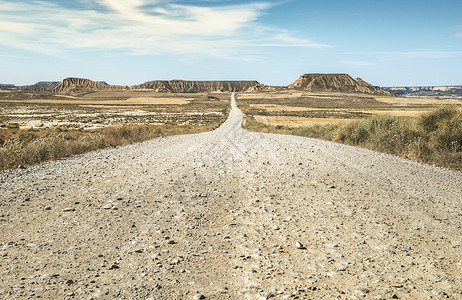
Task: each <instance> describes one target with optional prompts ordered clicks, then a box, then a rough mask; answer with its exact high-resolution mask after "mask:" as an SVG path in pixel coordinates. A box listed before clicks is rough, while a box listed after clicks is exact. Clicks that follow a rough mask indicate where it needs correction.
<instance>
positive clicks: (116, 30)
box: [0, 0, 326, 57]
mask: <svg viewBox="0 0 462 300" xmlns="http://www.w3.org/2000/svg"><path fill="white" fill-rule="evenodd" d="M82 1H84V2H80V3H81V4H85V7H87V8H86V9H76V8H69V7H63V6H60V5H58V4H54V3H51V2H50V1H26V0H18V1H15V2H11V1H5V0H0V7H1V10H0V44H5V45H8V46H11V47H16V48H22V49H27V50H30V51H37V52H41V53H46V54H50V55H58V54H59V53H65V52H66V50H73V49H89V50H104V51H109V52H110V51H112V50H118V51H121V52H124V53H131V54H159V55H161V54H202V55H213V56H222V57H231V56H234V57H239V56H242V55H249V56H251V55H252V54H254V52H255V51H257V49H258V48H260V47H268V46H284V47H324V46H326V45H322V44H318V43H313V42H310V41H308V40H304V39H297V38H295V37H293V36H292V35H291V34H290V33H288V32H285V31H283V30H280V29H277V28H269V27H266V26H263V25H261V24H260V23H259V22H258V20H259V17H260V16H261V15H262V14H263V13H264V12H265V11H266V10H267V9H269V8H270V7H271V4H270V3H264V2H260V3H253V4H242V5H226V6H216V5H215V6H210V7H206V6H194V5H180V4H178V3H175V1H173V0H172V1H168V0H130V1H120V0H93V1H92V0H82ZM76 3H78V2H76Z"/></svg>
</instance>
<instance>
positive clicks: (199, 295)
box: [193, 293, 205, 300]
mask: <svg viewBox="0 0 462 300" xmlns="http://www.w3.org/2000/svg"><path fill="white" fill-rule="evenodd" d="M193 299H194V300H200V299H205V296H204V295H202V294H201V293H197V294H195V295H194V297H193Z"/></svg>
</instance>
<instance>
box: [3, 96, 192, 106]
mask: <svg viewBox="0 0 462 300" xmlns="http://www.w3.org/2000/svg"><path fill="white" fill-rule="evenodd" d="M192 100H194V98H129V99H118V100H98V99H91V100H90V99H89V100H84V99H81V98H72V99H69V100H54V99H28V100H8V99H7V100H5V99H4V100H0V103H1V102H12V103H48V104H80V105H134V104H137V105H145V104H153V105H157V104H172V105H182V104H188V103H189V102H190V101H192Z"/></svg>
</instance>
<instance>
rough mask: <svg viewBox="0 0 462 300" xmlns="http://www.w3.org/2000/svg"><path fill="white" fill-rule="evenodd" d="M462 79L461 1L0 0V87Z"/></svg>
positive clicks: (412, 82)
mask: <svg viewBox="0 0 462 300" xmlns="http://www.w3.org/2000/svg"><path fill="white" fill-rule="evenodd" d="M305 73H348V74H350V75H351V76H352V77H360V78H362V79H364V80H365V81H367V82H370V83H372V84H373V85H378V86H424V85H462V1H461V0H456V1H454V0H387V1H379V0H348V1H346V0H323V1H319V0H316V1H312V0H257V1H253V0H203V1H195V0H38V1H34V0H0V83H11V84H16V85H25V84H33V83H35V82H37V81H61V80H62V79H64V78H66V77H82V78H89V79H92V80H102V81H106V82H108V83H109V84H120V85H133V84H140V83H143V82H145V81H149V80H169V79H184V80H258V81H259V82H260V83H263V84H268V85H288V84H290V83H291V82H293V81H295V80H296V79H297V78H298V77H299V76H300V75H302V74H305Z"/></svg>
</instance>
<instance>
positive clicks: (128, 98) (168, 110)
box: [0, 91, 230, 169]
mask: <svg viewBox="0 0 462 300" xmlns="http://www.w3.org/2000/svg"><path fill="white" fill-rule="evenodd" d="M0 96H1V97H4V98H5V99H6V100H4V101H0V169H8V168H15V167H18V166H19V165H28V164H33V163H40V162H43V161H47V160H52V159H56V158H61V157H66V156H70V155H75V154H80V153H84V152H87V151H92V150H96V149H102V148H107V147H114V146H120V145H125V144H129V143H133V142H138V141H143V140H147V139H151V138H155V137H159V136H167V135H175V134H187V133H194V132H203V131H209V130H212V129H214V128H216V127H218V126H219V125H220V124H221V123H222V122H223V121H224V120H225V119H226V116H227V113H228V111H229V97H230V94H229V93H228V94H226V93H220V94H215V93H198V94H192V93H188V94H172V93H169V94H167V93H154V92H152V91H150V92H145V91H143V92H140V91H127V92H123V91H122V92H120V91H103V92H96V93H89V94H85V95H81V96H79V97H75V96H72V97H71V96H68V95H52V94H51V93H30V92H15V93H10V94H9V96H7V94H6V93H0ZM1 97H0V99H1Z"/></svg>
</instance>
